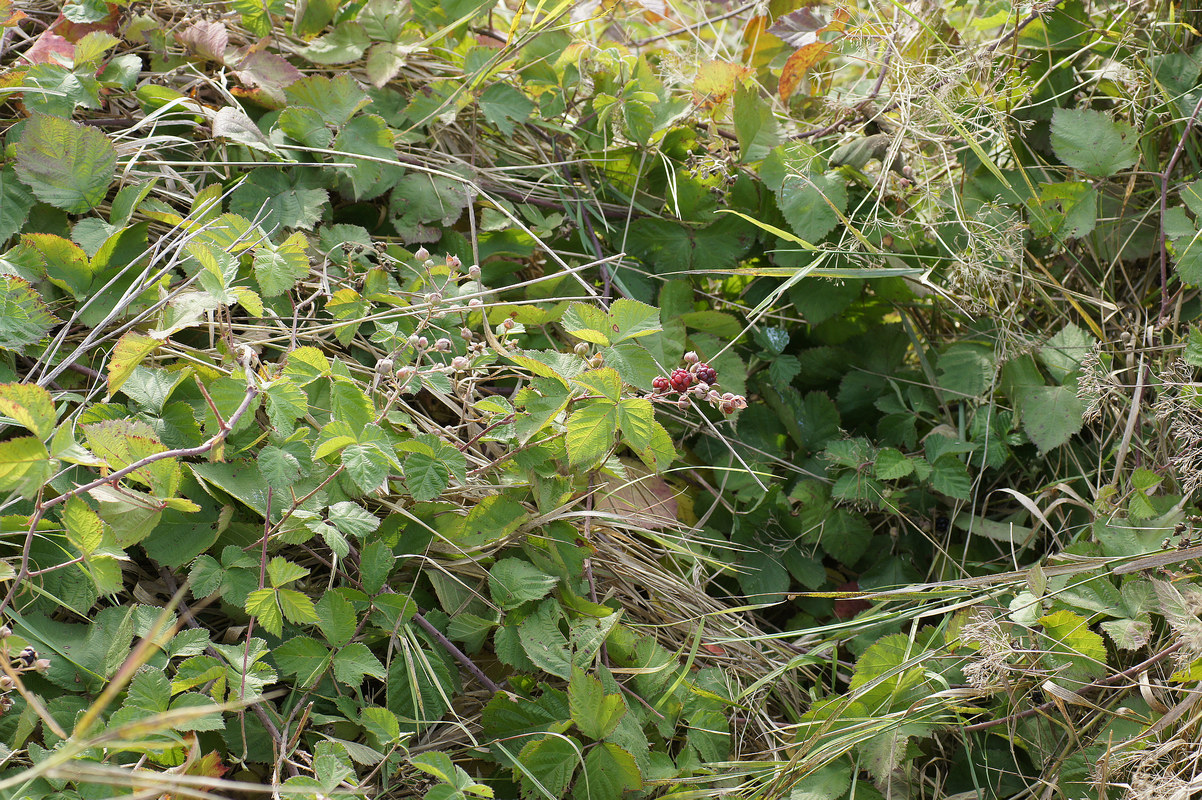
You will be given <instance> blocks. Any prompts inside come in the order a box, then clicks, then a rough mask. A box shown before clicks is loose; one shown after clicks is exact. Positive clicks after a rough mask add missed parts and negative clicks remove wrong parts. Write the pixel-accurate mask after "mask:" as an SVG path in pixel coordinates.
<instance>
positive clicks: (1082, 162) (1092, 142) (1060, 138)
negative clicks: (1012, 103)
mask: <svg viewBox="0 0 1202 800" xmlns="http://www.w3.org/2000/svg"><path fill="white" fill-rule="evenodd" d="M1051 132H1052V136H1051V139H1052V150H1053V151H1055V153H1056V157H1057V158H1059V159H1060V160H1061V161H1062V162H1063V163H1065V164H1067V165H1068V166H1070V167H1073V168H1074V169H1079V170H1081V171H1082V172H1085V173H1088V174H1089V175H1093V176H1094V177H1097V178H1108V177H1110V176H1111V175H1114V174H1115V173H1116V172H1119V171H1120V170H1124V169H1126V168H1128V167H1130V166H1132V165H1134V164H1135V162H1136V161H1137V160H1138V159H1139V154H1138V153H1137V152H1136V149H1135V135H1134V133H1133V132H1132V130H1131V126H1129V125H1126V124H1123V123H1119V122H1116V121H1114V120H1113V119H1112V118H1111V117H1110V115H1109V114H1105V113H1103V112H1101V111H1093V110H1090V109H1074V108H1058V109H1056V111H1055V112H1054V113H1053V114H1052V129H1051Z"/></svg>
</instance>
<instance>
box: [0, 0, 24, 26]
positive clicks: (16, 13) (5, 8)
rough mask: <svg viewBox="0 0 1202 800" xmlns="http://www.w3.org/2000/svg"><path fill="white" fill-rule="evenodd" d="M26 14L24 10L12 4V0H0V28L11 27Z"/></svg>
mask: <svg viewBox="0 0 1202 800" xmlns="http://www.w3.org/2000/svg"><path fill="white" fill-rule="evenodd" d="M27 16H28V15H27V14H26V13H25V12H24V11H22V10H21V9H19V8H15V7H14V6H13V3H12V0H0V28H9V27H12V26H13V25H16V24H17V23H18V22H20V21H21V20H23V19H25V18H26V17H27Z"/></svg>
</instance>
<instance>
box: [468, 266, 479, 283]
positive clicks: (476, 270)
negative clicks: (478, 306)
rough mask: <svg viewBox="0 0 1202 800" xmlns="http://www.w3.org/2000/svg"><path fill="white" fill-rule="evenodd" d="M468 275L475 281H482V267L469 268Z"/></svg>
mask: <svg viewBox="0 0 1202 800" xmlns="http://www.w3.org/2000/svg"><path fill="white" fill-rule="evenodd" d="M467 274H468V277H469V278H471V279H472V280H474V281H478V280H480V265H479V264H472V265H471V266H470V267H468V268H467Z"/></svg>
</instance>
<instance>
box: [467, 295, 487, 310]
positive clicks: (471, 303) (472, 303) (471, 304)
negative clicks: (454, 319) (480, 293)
mask: <svg viewBox="0 0 1202 800" xmlns="http://www.w3.org/2000/svg"><path fill="white" fill-rule="evenodd" d="M482 305H484V304H483V303H481V302H480V298H479V297H473V298H472V299H471V300H468V301H467V307H468V308H480V306H482Z"/></svg>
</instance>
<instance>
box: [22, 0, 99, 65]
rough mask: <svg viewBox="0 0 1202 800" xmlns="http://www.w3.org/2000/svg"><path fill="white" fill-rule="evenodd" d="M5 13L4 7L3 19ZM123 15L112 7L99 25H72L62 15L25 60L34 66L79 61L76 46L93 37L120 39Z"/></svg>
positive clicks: (27, 53)
mask: <svg viewBox="0 0 1202 800" xmlns="http://www.w3.org/2000/svg"><path fill="white" fill-rule="evenodd" d="M0 2H3V0H0ZM4 13H5V11H4V7H3V6H2V5H0V17H2V16H4ZM17 13H20V12H17ZM120 13H121V9H120V8H118V7H117V6H116V5H114V4H112V3H109V5H108V13H107V14H106V15H105V17H104V19H102V20H100V21H99V22H86V23H85V22H72V21H71V20H69V19H67V18H66V17H64V16H63V15H62V14H59V15H58V17H57V18H56V19H55V20H54V22H52V23H51V24H50V26H49V27H48V28H46V30H44V31H42V33H41V35H40V36H38V38H37V41H35V42H34V43H33V44H32V45H30V46H29V49H28V50H26V51H25V52H24V53H22V54H21V57H22V58H23V59H24V60H26V61H28V62H29V63H30V64H45V63H50V64H62V63H68V64H69V63H71V61H73V60H74V58H75V42H78V41H79V40H80V39H82V38H83V37H85V36H87V35H88V34H89V33H93V32H95V31H103V32H105V33H109V34H112V35H114V36H116V35H117V22H118V18H119V16H120ZM4 24H9V23H4Z"/></svg>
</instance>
